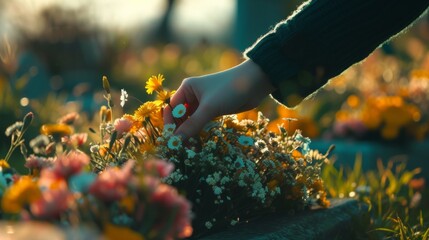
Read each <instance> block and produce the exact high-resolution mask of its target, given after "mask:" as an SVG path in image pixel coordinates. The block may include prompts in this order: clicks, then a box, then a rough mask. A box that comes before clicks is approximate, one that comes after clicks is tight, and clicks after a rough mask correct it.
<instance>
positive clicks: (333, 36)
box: [244, 0, 429, 107]
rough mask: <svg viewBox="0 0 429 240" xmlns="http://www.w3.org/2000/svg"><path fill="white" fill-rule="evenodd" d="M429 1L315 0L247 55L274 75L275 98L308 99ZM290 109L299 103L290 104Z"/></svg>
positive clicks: (420, 11)
mask: <svg viewBox="0 0 429 240" xmlns="http://www.w3.org/2000/svg"><path fill="white" fill-rule="evenodd" d="M428 6H429V0H312V1H308V2H306V3H304V4H303V5H302V6H301V7H300V9H298V10H297V11H296V12H295V13H294V14H293V15H291V16H290V17H289V18H288V19H287V20H285V21H283V22H281V23H279V24H277V26H276V27H275V28H274V29H273V30H272V31H270V32H269V33H267V34H266V35H265V36H263V37H262V38H261V39H259V40H258V41H257V42H256V43H255V44H254V45H253V46H252V47H251V48H249V49H248V50H246V52H245V53H244V54H245V56H246V57H248V58H250V59H252V60H253V61H254V62H255V63H256V64H258V65H259V66H260V67H261V68H262V70H263V71H264V72H265V73H266V74H267V75H268V76H269V78H270V80H271V82H272V83H273V85H274V86H275V87H276V89H277V90H276V91H275V92H274V93H273V94H272V96H273V97H274V98H275V99H277V100H278V101H279V102H282V103H284V104H286V105H288V104H287V102H286V100H287V97H288V96H290V95H291V94H297V95H299V96H300V97H301V98H305V97H307V96H309V95H311V94H312V93H314V92H315V91H317V90H318V89H319V88H320V87H322V86H323V85H324V84H325V83H326V82H327V81H328V80H329V79H330V78H332V77H335V76H337V75H338V74H340V73H341V72H343V71H344V70H345V69H346V68H348V67H349V66H351V65H352V64H354V63H356V62H359V61H361V60H362V59H364V58H365V57H367V56H368V55H369V54H370V53H371V52H372V51H374V49H375V48H377V47H378V46H379V45H380V44H382V43H383V42H385V41H386V40H388V39H389V38H390V37H392V36H393V35H394V34H396V33H398V32H400V31H401V30H402V29H404V28H405V27H407V26H408V25H410V24H411V23H412V22H413V21H414V20H415V19H416V18H418V17H419V15H421V14H422V13H423V11H424V10H425V9H426V8H427V7H428ZM288 106H289V107H293V106H291V105H288Z"/></svg>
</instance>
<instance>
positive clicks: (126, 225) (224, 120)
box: [0, 75, 329, 239]
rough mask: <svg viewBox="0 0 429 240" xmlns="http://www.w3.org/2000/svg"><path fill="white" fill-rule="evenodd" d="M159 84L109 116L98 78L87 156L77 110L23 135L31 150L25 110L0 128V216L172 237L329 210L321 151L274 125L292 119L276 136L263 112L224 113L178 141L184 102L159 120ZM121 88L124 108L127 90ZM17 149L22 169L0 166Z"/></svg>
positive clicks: (162, 94) (166, 94)
mask: <svg viewBox="0 0 429 240" xmlns="http://www.w3.org/2000/svg"><path fill="white" fill-rule="evenodd" d="M163 81H164V78H163V76H162V75H157V76H152V77H151V78H149V80H148V81H147V83H146V89H147V93H148V94H154V93H155V94H156V95H157V98H156V100H154V101H148V102H144V103H142V104H141V105H140V106H139V107H138V108H137V109H136V110H135V111H134V113H133V114H124V115H122V116H121V117H119V118H116V119H115V118H114V117H113V113H112V109H113V108H112V106H113V104H114V101H113V98H112V94H111V91H110V84H109V81H108V80H107V78H106V77H103V88H104V90H105V98H106V101H107V105H106V106H102V107H101V109H100V124H99V128H98V129H97V130H95V129H94V128H90V131H91V134H92V135H94V136H95V137H93V138H92V140H91V142H90V144H89V148H88V150H87V151H86V153H85V151H83V150H82V149H84V148H85V145H84V144H85V142H86V141H87V138H88V135H87V133H74V127H73V122H74V120H75V119H76V118H77V117H78V114H75V113H74V114H69V115H67V116H65V117H63V118H62V119H60V120H59V121H58V122H57V123H55V124H45V125H43V126H42V127H41V133H42V134H41V135H40V136H38V137H36V138H35V139H33V140H32V141H30V147H31V149H32V152H33V153H31V154H29V151H28V150H27V147H26V144H25V142H24V140H23V135H24V132H25V131H26V129H27V128H28V126H29V124H30V122H31V119H32V118H33V115H32V114H28V115H27V116H26V117H25V118H24V121H23V123H17V124H15V125H13V126H11V127H10V128H9V129H8V130H7V131H6V133H7V135H9V136H11V138H12V141H11V148H10V151H9V153H8V154H7V156H6V157H5V158H4V159H3V160H2V161H1V170H2V174H1V176H2V178H1V179H0V186H1V189H2V195H1V196H2V199H1V202H2V205H1V206H2V208H1V218H2V219H15V220H20V221H26V220H40V221H48V222H50V223H55V224H56V225H59V226H68V227H78V226H80V225H84V224H85V225H88V226H90V227H93V228H95V229H97V230H98V231H99V232H100V233H102V234H104V235H105V236H106V237H107V238H108V239H115V236H121V237H125V236H129V237H130V238H131V237H134V238H133V239H141V238H145V239H175V238H182V237H189V236H191V234H192V233H194V235H193V236H194V237H198V236H201V235H203V234H207V233H209V232H211V231H214V230H218V229H220V228H224V227H226V226H229V225H232V226H233V225H236V224H239V223H241V222H247V221H249V220H251V219H252V218H254V217H257V216H260V215H262V214H266V213H269V212H273V211H287V212H291V211H295V210H302V209H305V208H307V207H309V206H310V205H312V204H313V203H315V202H317V203H318V204H319V205H320V206H322V207H328V206H329V201H328V200H327V199H326V191H325V188H324V184H323V180H322V179H321V177H320V173H321V166H322V164H323V163H324V162H325V161H327V156H328V154H329V152H328V153H326V154H321V153H319V152H318V151H317V150H312V149H310V148H309V143H310V139H309V138H306V137H304V136H302V134H301V132H300V131H299V130H297V131H295V132H293V133H291V132H289V129H288V128H287V127H285V126H283V123H284V124H285V125H287V123H288V121H291V119H284V122H283V123H279V124H278V132H277V133H275V132H272V131H269V129H268V128H267V126H268V124H269V120H268V119H267V118H265V117H264V116H263V115H262V114H259V115H258V117H257V119H256V120H250V119H241V120H239V119H238V118H237V115H228V116H223V117H219V118H217V119H214V120H213V121H211V122H210V123H208V124H207V125H206V126H205V128H204V130H203V131H202V132H201V133H200V135H199V136H197V137H194V138H190V139H186V140H185V139H182V138H181V137H180V136H177V135H175V134H174V132H175V129H176V127H177V125H178V124H180V123H181V122H183V121H184V120H186V118H187V117H189V114H188V112H187V108H188V106H187V104H186V103H183V104H179V105H177V106H174V107H173V106H170V107H171V109H172V110H173V111H172V114H173V118H174V121H175V123H170V124H164V122H163V109H164V107H166V106H169V105H170V103H169V99H170V97H171V96H172V95H173V94H174V91H169V90H167V89H165V88H164V87H163V86H162V83H163ZM121 92H122V94H121V97H120V100H121V103H120V104H121V106H124V104H125V103H126V102H127V101H128V94H127V92H126V91H125V90H122V91H121ZM18 147H19V148H20V149H21V153H22V154H23V155H24V157H25V158H26V163H25V166H26V167H27V168H28V169H29V174H27V175H19V174H17V173H16V172H15V171H14V170H13V169H12V168H11V167H10V166H9V163H8V161H9V159H11V156H12V155H11V153H12V152H13V151H14V150H15V149H16V148H18ZM160 159H163V160H160ZM185 197H186V198H187V199H188V200H186V199H185ZM188 201H190V202H191V203H190V202H188ZM191 206H192V212H193V214H192V216H193V223H192V227H191Z"/></svg>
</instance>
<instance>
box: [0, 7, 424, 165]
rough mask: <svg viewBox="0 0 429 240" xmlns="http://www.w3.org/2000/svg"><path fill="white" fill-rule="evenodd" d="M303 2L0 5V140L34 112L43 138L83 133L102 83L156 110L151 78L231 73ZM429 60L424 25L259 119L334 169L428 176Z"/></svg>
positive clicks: (268, 107) (266, 109)
mask: <svg viewBox="0 0 429 240" xmlns="http://www.w3.org/2000/svg"><path fill="white" fill-rule="evenodd" d="M301 2H302V1H299V0H290V1H281V0H268V1H261V0H217V1H210V0H124V1H114V0H92V1H84V0H74V1H60V0H37V1H35V0H14V1H7V0H0V57H1V64H0V129H6V128H7V126H9V125H11V124H12V123H14V122H15V121H16V120H19V119H21V118H22V116H24V115H25V113H27V112H28V111H34V112H35V114H36V122H35V123H34V124H33V125H34V129H32V131H33V134H34V135H36V134H37V133H38V131H39V130H38V127H37V126H40V124H43V123H52V122H55V121H56V120H57V119H58V118H59V117H61V116H62V115H64V114H66V113H68V112H71V111H77V112H80V113H81V116H82V117H81V120H80V121H81V122H82V123H81V126H82V128H83V129H85V130H87V129H88V127H89V126H91V125H92V124H95V123H94V122H96V121H97V120H98V119H97V118H95V117H94V116H95V115H96V114H98V109H99V107H100V105H101V104H104V98H103V95H102V94H103V92H102V87H101V78H102V76H103V75H106V76H107V77H108V78H109V80H110V82H111V86H112V88H113V90H114V92H113V96H114V97H115V98H117V99H119V93H118V92H120V89H122V88H123V89H125V90H127V91H128V93H129V94H130V95H131V96H133V97H135V98H137V99H139V100H140V101H145V100H148V99H149V97H148V96H147V95H146V93H145V89H144V83H145V81H146V80H147V78H148V77H150V76H151V75H154V74H158V73H161V74H164V75H165V77H166V85H167V86H169V87H170V88H172V89H173V88H177V87H178V86H179V84H180V82H181V81H182V80H183V79H184V78H186V77H188V76H196V75H201V74H208V73H213V72H216V71H220V70H224V69H227V68H229V67H232V66H234V65H236V64H238V63H240V62H241V61H242V60H243V58H242V55H241V52H242V51H243V50H244V49H246V48H247V47H248V46H250V45H251V44H252V43H253V42H254V41H255V40H256V39H257V38H258V37H259V36H261V35H262V34H264V33H265V32H267V31H268V30H269V29H271V28H272V27H273V26H274V25H275V23H277V22H278V21H280V20H282V19H284V18H286V17H287V16H288V15H289V14H290V13H291V12H292V11H293V10H294V9H296V7H297V6H299V4H300V3H301ZM428 49H429V17H428V16H427V15H425V16H423V17H422V18H421V19H420V20H419V21H418V22H417V23H416V24H415V25H414V26H413V27H412V28H410V29H409V30H408V31H407V32H406V33H404V34H402V35H400V36H399V37H397V38H395V39H394V40H393V41H391V42H389V43H388V44H384V45H383V46H382V47H381V48H380V49H379V50H377V51H375V52H374V53H373V54H371V56H370V57H368V58H367V59H366V60H365V61H364V62H362V63H361V64H358V65H355V66H353V67H351V68H350V69H348V70H347V71H346V72H344V73H343V74H342V75H340V76H338V77H337V78H335V79H333V80H332V81H331V83H330V84H329V85H328V86H327V87H326V88H325V89H324V90H323V91H320V93H319V94H318V95H317V96H316V98H315V99H313V100H311V101H307V102H304V103H303V104H301V106H300V107H298V108H297V109H294V110H289V109H285V108H282V107H279V106H277V105H275V104H274V103H273V101H271V100H269V99H267V101H266V102H264V103H263V104H262V105H261V107H260V108H259V109H258V110H260V111H262V112H263V113H264V114H265V115H266V116H268V117H269V118H270V119H272V123H271V125H270V129H271V130H272V131H277V124H287V126H288V129H289V130H290V131H294V130H295V129H297V128H299V129H302V130H303V133H304V135H306V136H308V137H311V138H312V140H313V147H315V148H318V149H320V150H321V151H324V150H326V149H327V148H328V147H329V145H331V144H335V145H336V146H337V148H336V150H335V154H336V156H337V159H338V161H353V160H354V159H355V156H356V154H357V153H362V154H363V160H364V167H365V166H366V167H374V166H375V159H378V158H383V159H389V158H391V157H394V156H401V157H403V158H406V159H408V160H409V161H410V163H411V166H414V167H415V166H423V165H426V166H428V162H429V151H427V150H425V149H427V147H428V146H429V143H428V135H429V53H428ZM299 100H300V99H295V101H299ZM117 102H119V100H117ZM138 105H139V101H133V100H132V99H131V100H130V101H129V103H127V105H126V107H125V108H124V109H120V108H115V109H116V113H117V114H118V115H116V116H120V115H119V114H121V113H122V112H129V113H130V112H132V111H133V109H134V108H136V107H137V106H138ZM245 117H249V118H252V117H254V114H253V113H252V112H250V113H248V114H246V116H245ZM284 118H297V119H299V120H298V121H296V122H295V121H294V122H290V123H289V122H287V121H286V120H284ZM30 134H31V132H30ZM30 138H31V137H30ZM0 140H1V144H0V154H1V155H0V156H2V155H3V153H4V152H5V151H6V150H7V147H8V143H9V139H8V138H6V137H5V136H4V135H3V134H2V135H1V137H0ZM398 146H400V147H398Z"/></svg>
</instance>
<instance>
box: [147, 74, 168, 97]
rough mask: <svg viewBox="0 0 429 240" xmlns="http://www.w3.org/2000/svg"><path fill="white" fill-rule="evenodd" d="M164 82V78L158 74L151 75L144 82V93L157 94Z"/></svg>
mask: <svg viewBox="0 0 429 240" xmlns="http://www.w3.org/2000/svg"><path fill="white" fill-rule="evenodd" d="M163 81H164V76H163V75H162V74H158V76H155V75H153V76H152V77H150V78H149V79H148V80H147V82H146V87H145V88H146V92H147V93H148V94H152V93H153V91H156V92H159V91H161V90H162V82H163Z"/></svg>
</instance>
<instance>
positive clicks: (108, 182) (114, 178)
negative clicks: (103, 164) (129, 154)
mask: <svg viewBox="0 0 429 240" xmlns="http://www.w3.org/2000/svg"><path fill="white" fill-rule="evenodd" d="M134 163H135V161H133V160H128V162H127V163H126V164H125V165H124V167H123V168H122V169H118V168H109V169H107V170H105V171H104V172H102V173H101V174H100V175H98V177H97V179H96V180H95V181H94V183H92V184H91V186H90V187H89V192H90V193H91V194H92V195H94V196H95V197H97V198H99V199H101V200H103V201H106V202H112V201H117V200H120V199H122V198H123V197H125V195H126V194H127V186H128V182H129V181H130V182H131V180H132V179H130V178H131V176H132V168H133V167H134Z"/></svg>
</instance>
